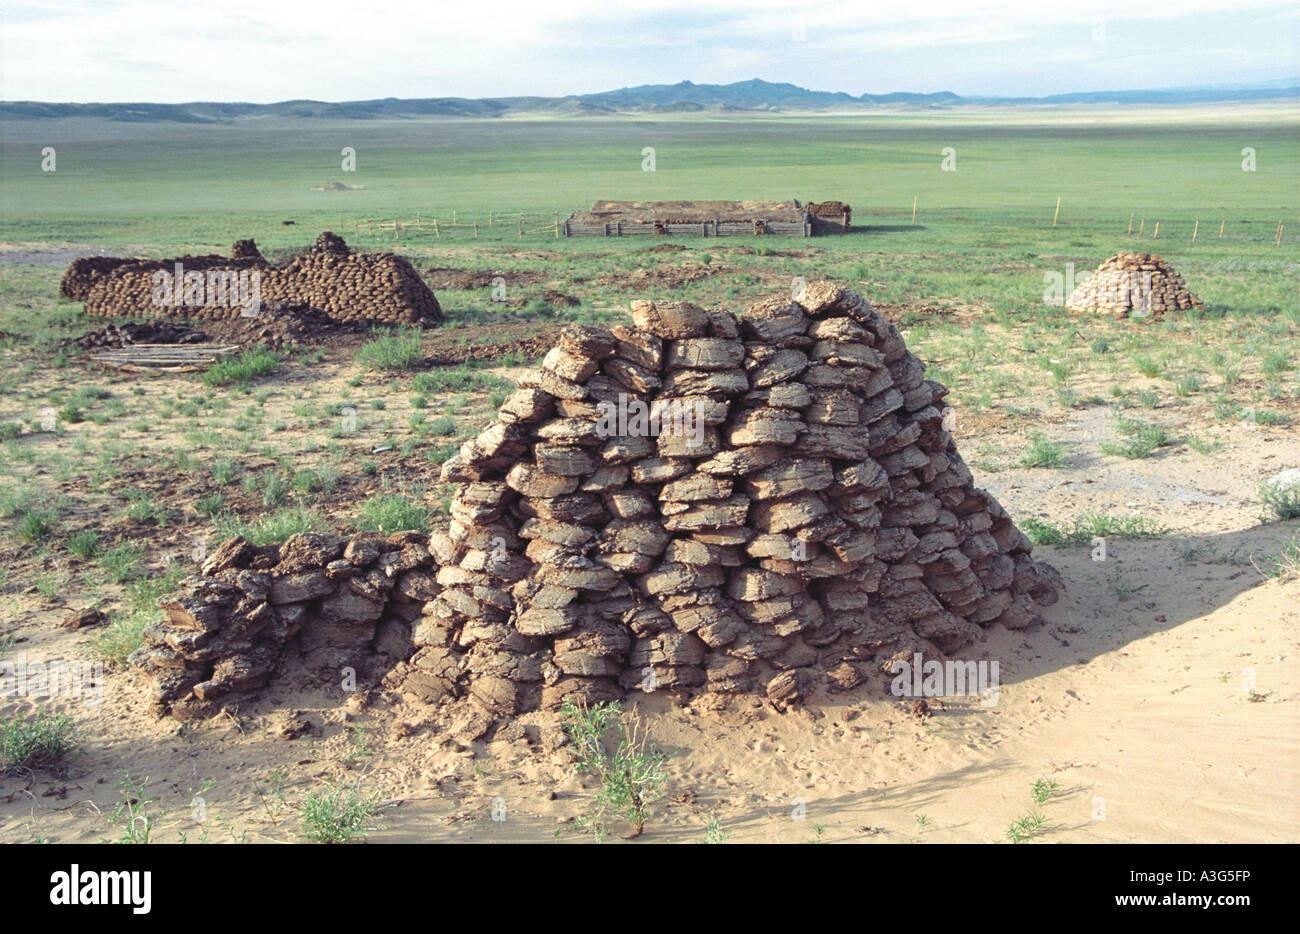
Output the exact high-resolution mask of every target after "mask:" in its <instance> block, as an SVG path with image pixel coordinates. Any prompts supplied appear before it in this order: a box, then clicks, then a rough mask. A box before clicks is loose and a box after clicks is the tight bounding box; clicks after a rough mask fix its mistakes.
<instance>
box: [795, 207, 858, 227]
mask: <svg viewBox="0 0 1300 934" xmlns="http://www.w3.org/2000/svg"><path fill="white" fill-rule="evenodd" d="M804 210H806V211H807V212H808V216H809V217H810V218H811V219H812V221H813V223H814V224H821V223H828V224H835V225H837V226H840V227H843V228H844V229H845V230H848V229H849V225H850V224H851V223H852V222H853V209H852V208H851V207H849V206H848V205H847V204H845V203H844V202H843V201H820V202H818V201H809V202H808V203H807V204H805V205H804Z"/></svg>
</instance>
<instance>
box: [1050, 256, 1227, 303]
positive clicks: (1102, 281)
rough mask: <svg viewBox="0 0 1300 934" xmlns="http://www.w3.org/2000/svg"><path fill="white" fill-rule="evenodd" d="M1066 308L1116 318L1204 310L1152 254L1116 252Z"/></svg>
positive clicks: (1198, 300)
mask: <svg viewBox="0 0 1300 934" xmlns="http://www.w3.org/2000/svg"><path fill="white" fill-rule="evenodd" d="M1065 307H1066V308H1067V309H1069V310H1070V311H1088V312H1103V313H1107V314H1113V315H1115V317H1117V318H1127V317H1129V316H1130V315H1131V316H1133V317H1135V318H1143V317H1147V316H1149V315H1150V316H1160V315H1163V314H1164V313H1165V312H1166V311H1187V310H1188V309H1191V308H1204V307H1205V305H1204V304H1203V303H1202V302H1201V300H1200V299H1199V298H1197V297H1196V296H1195V295H1193V294H1192V293H1191V292H1190V291H1188V289H1187V285H1186V283H1184V282H1183V277H1182V276H1180V275H1179V274H1178V273H1177V272H1175V271H1174V270H1173V268H1172V267H1170V265H1169V264H1168V263H1166V262H1165V260H1164V257H1161V256H1157V255H1156V254H1154V253H1123V252H1121V253H1116V254H1115V255H1114V256H1112V257H1111V258H1110V259H1108V260H1106V262H1104V263H1102V264H1101V265H1100V266H1098V267H1097V271H1096V272H1094V273H1093V274H1092V275H1091V276H1089V277H1088V278H1087V279H1085V280H1084V281H1083V282H1081V283H1079V286H1078V287H1077V288H1076V289H1075V290H1074V293H1073V294H1072V295H1071V296H1070V298H1069V301H1067V302H1066V303H1065Z"/></svg>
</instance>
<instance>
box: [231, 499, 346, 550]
mask: <svg viewBox="0 0 1300 934" xmlns="http://www.w3.org/2000/svg"><path fill="white" fill-rule="evenodd" d="M214 525H215V527H216V529H217V534H218V535H220V536H221V537H222V538H223V539H225V538H229V537H230V536H232V535H242V536H243V537H244V538H246V539H248V541H250V542H251V543H252V544H254V545H275V544H278V543H280V542H283V541H284V540H285V539H286V538H288V537H289V536H290V535H297V534H299V533H301V532H324V531H327V530H328V529H329V528H330V524H329V522H328V521H327V520H326V519H325V517H324V516H322V515H321V514H320V513H317V512H314V511H312V510H310V509H303V508H302V507H297V506H296V507H292V508H288V509H278V510H276V511H275V512H273V513H269V514H267V515H263V516H259V517H258V518H257V519H256V520H255V521H253V522H250V523H244V522H241V521H240V520H239V519H238V518H237V517H235V516H231V515H226V516H222V517H220V518H218V519H217V521H216V522H215V523H214Z"/></svg>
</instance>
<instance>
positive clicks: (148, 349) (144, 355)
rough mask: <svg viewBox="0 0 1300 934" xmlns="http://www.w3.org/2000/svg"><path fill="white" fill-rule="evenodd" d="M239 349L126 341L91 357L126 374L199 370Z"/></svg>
mask: <svg viewBox="0 0 1300 934" xmlns="http://www.w3.org/2000/svg"><path fill="white" fill-rule="evenodd" d="M238 350H239V347H238V346H237V345H235V344H212V343H209V344H127V345H126V346H125V347H120V348H118V349H116V350H105V351H103V352H101V353H97V354H94V355H93V356H92V357H91V358H90V359H91V360H93V361H94V362H95V363H98V364H99V365H100V366H106V367H109V368H110V369H114V370H121V371H122V372H124V373H197V372H199V371H201V370H206V369H207V368H208V367H210V366H211V365H212V364H214V363H216V362H217V361H218V360H220V359H221V358H222V357H224V356H226V355H227V354H232V353H236V352H238Z"/></svg>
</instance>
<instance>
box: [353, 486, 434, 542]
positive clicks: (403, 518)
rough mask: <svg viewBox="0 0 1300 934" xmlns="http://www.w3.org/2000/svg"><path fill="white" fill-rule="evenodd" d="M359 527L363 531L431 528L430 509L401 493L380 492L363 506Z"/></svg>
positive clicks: (384, 531) (390, 531)
mask: <svg viewBox="0 0 1300 934" xmlns="http://www.w3.org/2000/svg"><path fill="white" fill-rule="evenodd" d="M357 528H358V529H360V530H361V531H363V532H382V533H383V534H385V535H391V534H392V533H394V532H405V531H407V530H412V529H413V530H415V531H417V532H427V531H428V530H429V510H428V509H427V508H426V507H425V506H423V505H422V504H420V503H419V502H417V501H415V500H413V499H410V498H408V497H406V496H402V495H401V494H400V493H379V494H376V495H375V496H372V497H370V498H369V499H368V500H366V501H365V503H363V504H362V506H361V517H360V518H359V519H358V520H357Z"/></svg>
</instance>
